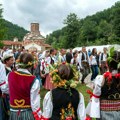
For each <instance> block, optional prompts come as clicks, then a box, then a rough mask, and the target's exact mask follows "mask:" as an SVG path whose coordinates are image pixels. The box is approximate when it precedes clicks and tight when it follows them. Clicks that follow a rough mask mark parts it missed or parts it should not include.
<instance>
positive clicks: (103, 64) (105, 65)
mask: <svg viewBox="0 0 120 120" xmlns="http://www.w3.org/2000/svg"><path fill="white" fill-rule="evenodd" d="M107 69H108V66H107V62H104V61H102V62H101V67H100V73H101V75H102V74H104V73H105V72H106V71H107Z"/></svg>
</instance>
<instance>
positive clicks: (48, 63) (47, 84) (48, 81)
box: [44, 49, 55, 90]
mask: <svg viewBox="0 0 120 120" xmlns="http://www.w3.org/2000/svg"><path fill="white" fill-rule="evenodd" d="M45 61H46V67H45V71H46V80H45V84H44V87H45V89H47V90H52V89H53V88H54V86H53V84H52V78H51V77H50V75H49V68H50V66H51V65H53V64H54V63H55V50H54V49H51V50H50V55H49V56H48V57H46V59H45Z"/></svg>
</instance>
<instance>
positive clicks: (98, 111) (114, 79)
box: [86, 51, 120, 120]
mask: <svg viewBox="0 0 120 120" xmlns="http://www.w3.org/2000/svg"><path fill="white" fill-rule="evenodd" d="M108 67H109V72H106V73H104V75H98V76H97V77H96V79H95V85H94V90H93V93H92V92H90V91H87V92H88V93H89V94H91V99H90V102H89V104H88V106H87V108H86V112H87V114H88V115H89V116H90V117H92V118H97V119H98V120H119V119H120V52H117V51H112V52H111V55H110V57H109V58H108Z"/></svg>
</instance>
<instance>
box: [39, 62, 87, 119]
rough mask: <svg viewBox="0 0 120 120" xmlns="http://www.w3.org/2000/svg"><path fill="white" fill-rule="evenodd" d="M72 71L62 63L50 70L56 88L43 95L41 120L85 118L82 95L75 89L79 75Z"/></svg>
mask: <svg viewBox="0 0 120 120" xmlns="http://www.w3.org/2000/svg"><path fill="white" fill-rule="evenodd" d="M74 71H76V72H74V73H73V68H72V67H70V65H68V64H65V63H64V64H61V65H60V66H59V67H58V70H53V71H52V72H50V75H51V76H52V78H53V79H52V82H53V84H54V85H55V86H56V88H55V89H53V90H51V91H49V92H48V93H46V95H45V98H44V101H43V114H42V119H41V120H78V119H80V120H85V117H86V114H85V105H84V97H83V95H82V94H81V93H79V92H78V91H77V90H76V89H75V87H76V86H77V83H78V77H79V76H78V74H76V73H77V70H74ZM75 76H76V77H75ZM74 78H75V79H74ZM71 81H72V82H71Z"/></svg>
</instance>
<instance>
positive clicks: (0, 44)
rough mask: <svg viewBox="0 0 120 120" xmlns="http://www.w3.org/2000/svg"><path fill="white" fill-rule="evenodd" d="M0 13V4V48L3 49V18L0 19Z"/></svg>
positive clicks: (1, 10)
mask: <svg viewBox="0 0 120 120" xmlns="http://www.w3.org/2000/svg"><path fill="white" fill-rule="evenodd" d="M2 12H3V9H2V4H0V48H1V47H3V42H2V39H3V37H4V35H5V29H4V28H3V27H4V22H3V18H2Z"/></svg>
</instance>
